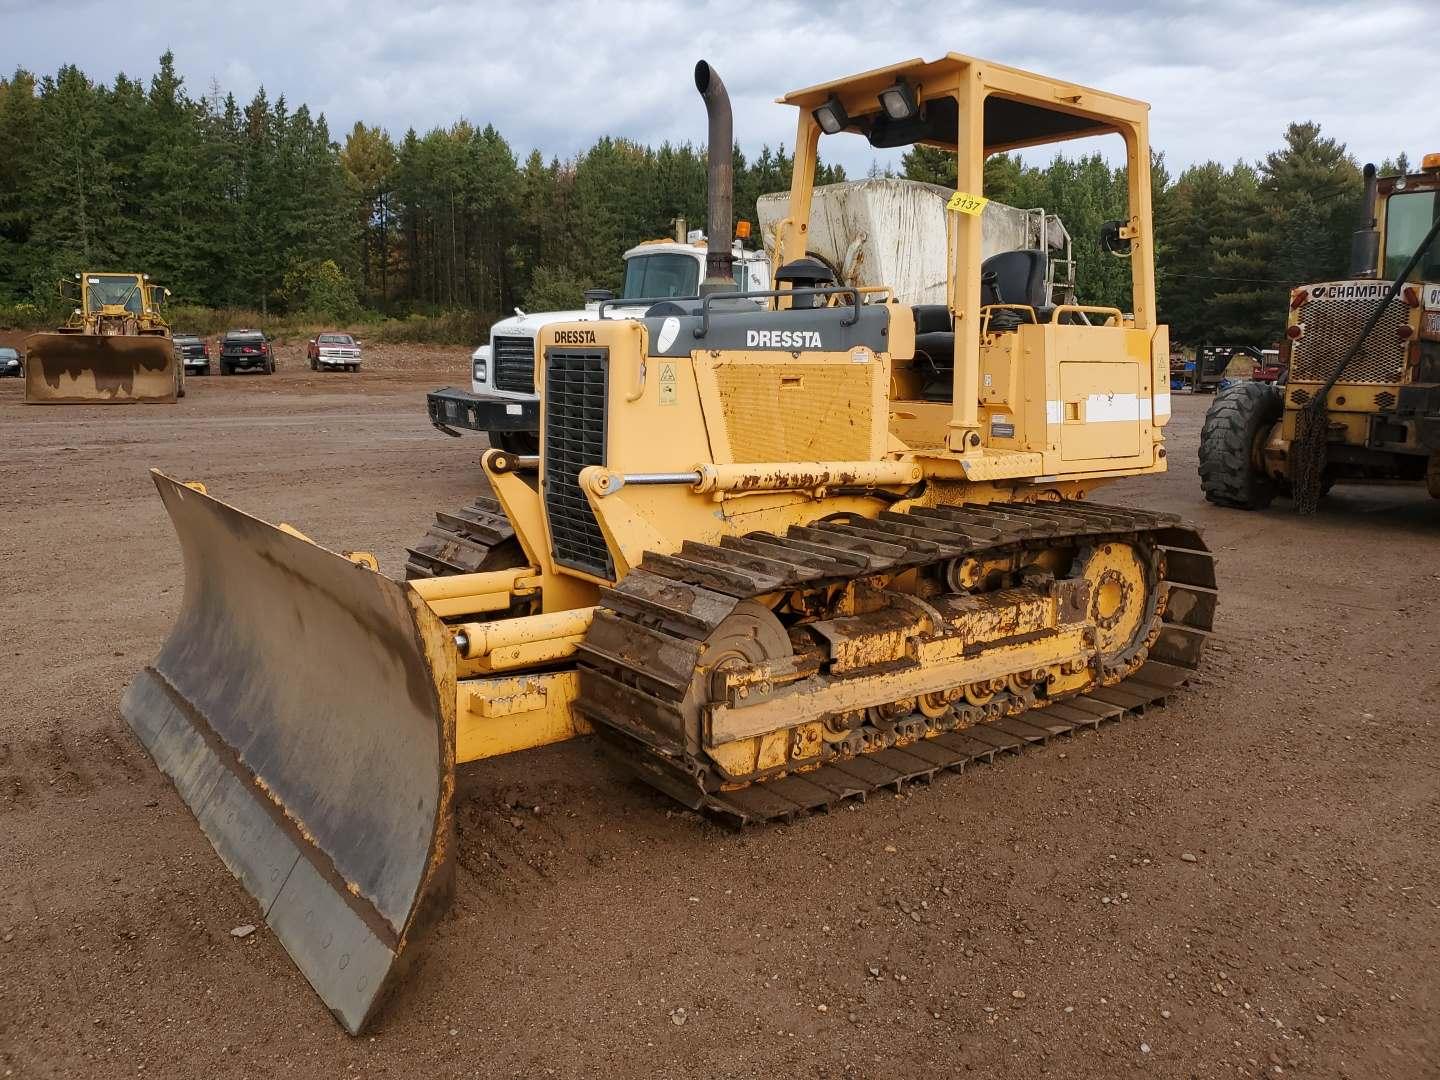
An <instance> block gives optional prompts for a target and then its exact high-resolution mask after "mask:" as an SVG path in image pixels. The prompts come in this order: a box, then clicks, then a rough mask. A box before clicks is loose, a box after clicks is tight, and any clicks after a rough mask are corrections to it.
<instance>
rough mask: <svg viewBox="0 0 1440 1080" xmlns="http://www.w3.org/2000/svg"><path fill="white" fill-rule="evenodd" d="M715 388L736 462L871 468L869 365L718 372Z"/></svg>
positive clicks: (726, 367)
mask: <svg viewBox="0 0 1440 1080" xmlns="http://www.w3.org/2000/svg"><path fill="white" fill-rule="evenodd" d="M714 371H715V384H716V388H717V389H718V390H719V392H720V408H721V413H722V416H723V417H724V420H725V430H726V433H727V434H728V436H729V439H730V455H731V460H733V461H735V462H737V463H748V462H757V461H869V460H870V459H871V458H873V457H874V456H875V455H876V454H877V453H878V452H880V451H881V450H883V449H884V447H883V446H882V447H878V448H877V447H874V446H872V445H871V439H872V437H873V434H874V432H873V430H872V424H871V420H872V417H873V413H874V410H873V407H872V402H873V401H874V394H875V388H874V384H873V380H875V379H878V378H879V377H880V376H881V374H882V373H883V371H882V368H881V367H880V365H879V364H877V363H869V364H829V363H827V364H786V363H774V364H726V363H721V364H716V365H714Z"/></svg>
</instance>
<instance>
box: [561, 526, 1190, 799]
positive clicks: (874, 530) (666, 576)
mask: <svg viewBox="0 0 1440 1080" xmlns="http://www.w3.org/2000/svg"><path fill="white" fill-rule="evenodd" d="M1142 540H1143V541H1145V542H1146V543H1147V544H1149V545H1153V548H1154V550H1155V551H1156V552H1157V553H1158V555H1159V559H1158V567H1159V573H1158V575H1157V577H1158V580H1157V582H1156V591H1157V604H1156V613H1155V615H1154V620H1155V622H1156V623H1157V624H1158V625H1156V626H1154V627H1153V629H1152V632H1150V633H1149V634H1145V635H1141V636H1140V639H1139V640H1137V641H1136V643H1135V644H1134V645H1133V647H1131V648H1130V649H1129V650H1128V651H1127V652H1126V653H1124V654H1121V655H1120V656H1118V657H1116V658H1113V663H1110V664H1108V665H1101V668H1100V673H1099V678H1098V680H1097V683H1092V684H1091V685H1090V686H1089V687H1087V688H1085V689H1084V690H1082V691H1080V692H1077V693H1074V694H1072V695H1070V696H1065V697H1057V698H1042V697H1038V696H1034V695H1032V696H1030V697H1028V698H1027V697H1022V696H1017V695H1002V696H1006V697H1008V700H1006V701H1005V702H1004V703H1003V706H1002V707H1000V708H992V709H989V710H987V711H986V712H985V713H984V718H983V719H980V720H978V722H971V723H967V724H964V725H963V726H961V725H956V726H954V727H953V729H951V730H941V729H939V727H938V726H937V724H935V723H932V722H928V721H924V718H923V717H921V715H920V714H919V713H914V714H912V715H911V717H910V718H909V719H910V720H912V721H916V720H920V721H923V722H924V723H925V724H928V729H926V730H925V733H924V736H923V737H920V738H906V737H904V736H901V737H898V738H894V739H892V740H889V742H890V745H885V746H884V747H883V748H877V749H874V750H873V751H871V752H865V753H858V754H854V755H853V756H838V755H837V756H836V757H833V758H831V759H830V760H828V761H826V762H825V763H823V764H820V765H818V766H815V765H810V766H809V767H808V768H805V769H804V771H800V770H796V771H792V772H788V773H786V774H784V775H781V776H778V777H775V778H770V779H761V780H757V781H756V782H753V783H750V784H749V785H747V786H743V787H731V788H729V789H726V787H724V786H723V785H721V784H720V783H718V782H717V781H718V777H717V776H716V775H715V774H714V773H713V772H712V771H711V770H709V769H708V768H707V765H706V763H705V762H704V761H703V760H701V759H699V758H697V757H695V756H693V755H690V754H677V753H675V752H673V750H671V749H670V748H664V747H661V746H659V745H658V744H657V743H656V741H655V740H654V739H653V738H651V737H650V732H651V731H653V730H654V728H655V727H657V726H658V727H660V728H662V729H663V728H664V727H666V726H670V727H674V728H676V729H681V730H683V727H682V725H683V720H682V718H681V715H680V708H679V707H680V703H681V701H682V699H683V698H684V696H685V694H686V692H687V690H688V688H689V687H690V686H691V682H692V677H693V675H694V672H695V669H696V667H697V665H698V664H699V660H700V657H701V655H702V649H701V643H702V642H703V641H704V640H705V639H706V637H707V636H708V635H709V634H710V633H711V632H712V631H713V630H714V629H715V628H716V627H717V626H719V624H720V622H721V621H722V620H723V619H725V617H726V616H727V615H729V614H730V613H731V612H732V611H733V610H734V609H735V607H736V605H738V604H740V603H741V602H743V601H746V600H751V599H753V598H756V597H762V596H765V595H767V594H774V593H776V592H779V591H787V590H795V589H797V588H804V589H808V588H811V587H815V586H824V585H828V584H832V583H840V582H843V581H846V580H848V579H852V578H857V577H866V576H870V575H881V574H893V573H895V572H898V571H902V570H906V569H909V568H912V567H919V566H925V565H929V564H935V563H939V562H942V561H944V560H948V559H953V558H956V557H962V556H994V555H997V554H1000V553H1003V552H1008V551H1013V550H1015V549H1024V548H1027V547H1029V548H1043V547H1054V546H1057V545H1060V546H1069V547H1074V548H1079V547H1080V546H1082V545H1094V544H1100V543H1105V542H1132V543H1133V542H1136V541H1142ZM600 604H601V611H600V612H599V613H597V617H596V625H595V626H594V627H592V630H591V633H590V634H589V635H587V638H586V640H585V642H584V643H583V644H582V645H581V647H580V654H579V658H578V666H579V670H580V694H579V698H578V700H577V702H576V707H577V708H579V709H580V710H581V711H582V712H583V713H585V715H586V716H588V717H589V718H590V719H591V720H592V721H594V722H595V723H596V727H597V731H598V732H599V733H600V734H601V736H602V739H603V740H604V742H605V743H606V744H607V746H608V747H610V748H611V749H613V750H614V751H615V752H616V756H617V757H618V758H619V759H620V760H621V761H622V762H624V763H625V764H626V765H627V766H629V767H630V768H632V769H634V770H635V771H637V772H638V773H639V774H640V776H641V777H642V778H643V779H645V780H646V781H648V782H649V783H651V784H652V785H653V786H655V787H657V788H659V789H660V790H661V791H663V792H665V793H667V794H669V795H671V796H672V797H673V798H675V799H676V800H678V801H679V802H681V803H683V804H685V805H686V806H689V807H690V808H692V809H695V810H699V811H702V812H706V813H709V814H712V815H714V816H716V817H719V818H721V819H724V820H727V821H729V822H731V823H733V824H736V825H745V824H749V823H754V822H764V821H788V820H791V819H793V818H795V817H796V816H798V815H802V814H806V813H810V812H813V811H821V810H828V809H829V808H831V807H833V806H836V805H839V804H842V803H845V802H848V801H852V800H854V801H862V802H863V801H864V799H865V798H866V797H867V796H868V795H869V794H870V793H871V792H878V791H884V790H899V789H901V788H903V786H904V785H905V784H907V783H910V782H914V781H929V780H931V779H933V778H934V777H935V776H936V775H937V774H938V773H942V772H946V771H959V770H961V769H963V768H964V766H965V765H967V764H970V763H972V762H976V761H980V762H990V761H993V760H994V759H995V758H996V757H997V756H999V755H1003V754H1007V753H1016V752H1018V751H1020V750H1023V749H1026V748H1027V747H1030V746H1035V745H1042V744H1044V743H1046V742H1048V741H1049V740H1050V739H1051V738H1054V737H1055V736H1058V735H1064V734H1069V733H1072V732H1075V731H1078V730H1087V729H1093V728H1098V727H1099V726H1100V725H1101V724H1103V723H1105V722H1107V721H1111V720H1118V719H1120V718H1122V717H1124V716H1127V715H1130V714H1134V713H1140V712H1143V711H1144V710H1145V709H1146V708H1147V707H1149V706H1151V705H1157V704H1164V703H1165V702H1166V700H1167V699H1168V698H1169V697H1170V696H1171V695H1172V694H1174V693H1175V692H1176V691H1177V690H1179V689H1180V688H1181V687H1183V686H1184V685H1185V683H1186V682H1187V681H1188V680H1189V678H1190V676H1191V675H1192V673H1193V672H1194V671H1195V670H1196V669H1197V668H1198V667H1199V665H1200V661H1201V656H1202V654H1203V652H1204V648H1205V644H1206V640H1207V639H1208V637H1209V635H1210V630H1211V626H1212V623H1213V618H1214V612H1215V604H1216V582H1215V570H1214V559H1213V557H1212V556H1211V554H1210V552H1209V551H1208V550H1206V548H1205V545H1204V542H1203V541H1202V540H1201V539H1200V536H1199V534H1198V533H1197V532H1196V531H1195V530H1194V529H1193V528H1191V527H1189V526H1187V525H1185V524H1184V523H1182V522H1181V521H1180V519H1179V518H1178V517H1175V516H1174V515H1168V514H1160V513H1154V512H1149V511H1142V510H1133V509H1129V508H1124V507H1112V506H1101V505H1096V504H1089V503H1086V504H1083V505H1081V504H1077V503H1045V504H1024V505H1018V504H1014V503H1007V504H1003V505H994V506H992V505H970V504H967V505H963V506H942V507H915V508H912V509H911V510H909V511H906V512H890V511H886V512H882V513H881V514H880V515H879V516H878V517H877V518H874V519H865V518H847V519H842V520H830V521H820V522H816V523H814V524H812V525H809V526H796V527H792V528H791V529H790V530H789V531H788V532H787V534H786V535H784V536H779V535H774V534H752V535H750V536H747V537H726V538H724V539H723V540H722V541H721V542H720V544H718V545H711V544H702V543H696V542H686V543H685V544H684V546H683V547H682V548H681V550H680V551H679V552H677V553H676V554H674V555H660V554H655V553H647V554H646V555H645V557H644V559H643V560H642V562H641V564H640V566H639V567H638V568H637V569H635V570H632V571H631V572H630V573H629V574H628V575H627V576H626V577H625V578H624V580H623V581H621V582H620V583H619V584H617V585H616V586H614V587H613V588H609V589H605V590H603V592H602V596H601V601H600ZM597 631H598V632H597ZM1001 712H1003V713H1004V715H996V713H1001ZM970 715H971V716H972V717H975V716H977V714H976V713H975V711H974V710H970ZM636 717H640V718H648V719H649V720H650V721H651V723H650V725H649V726H648V727H647V725H646V724H645V723H641V722H636V721H635V720H634V719H632V718H636ZM901 730H909V731H912V732H913V731H915V730H918V729H917V727H916V726H915V725H914V724H913V723H912V724H911V725H910V726H909V727H908V728H904V727H902V728H901Z"/></svg>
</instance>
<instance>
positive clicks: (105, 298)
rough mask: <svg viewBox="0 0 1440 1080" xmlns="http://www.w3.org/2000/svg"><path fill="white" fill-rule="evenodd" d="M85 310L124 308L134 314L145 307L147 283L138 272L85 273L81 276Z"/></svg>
mask: <svg viewBox="0 0 1440 1080" xmlns="http://www.w3.org/2000/svg"><path fill="white" fill-rule="evenodd" d="M81 282H82V289H83V294H84V297H85V310H86V311H87V312H89V313H90V314H92V315H93V314H98V313H99V312H100V311H101V310H103V309H104V308H107V307H109V308H117V307H118V308H122V309H124V310H125V311H128V312H129V313H130V314H132V315H140V314H141V313H142V312H143V311H144V309H145V296H144V291H143V290H144V289H145V288H146V285H145V283H144V281H143V279H141V277H140V276H139V275H138V274H85V275H83V276H82V278H81Z"/></svg>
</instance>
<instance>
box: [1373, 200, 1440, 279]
mask: <svg viewBox="0 0 1440 1080" xmlns="http://www.w3.org/2000/svg"><path fill="white" fill-rule="evenodd" d="M1437 209H1440V192H1435V191H1410V192H1406V193H1405V194H1403V195H1400V194H1397V195H1391V196H1390V198H1389V199H1388V200H1387V201H1386V203H1385V276H1386V277H1387V278H1389V279H1390V280H1391V281H1394V280H1395V278H1397V277H1398V276H1399V275H1400V271H1401V270H1404V269H1405V264H1406V263H1407V262H1409V261H1410V256H1411V255H1414V254H1415V249H1416V248H1417V247H1419V246H1420V241H1421V240H1424V239H1425V234H1426V233H1427V232H1428V231H1429V230H1430V226H1431V225H1432V224H1433V223H1434V221H1435V216H1436V213H1437ZM1416 269H1417V272H1418V274H1419V279H1420V280H1422V281H1435V280H1440V241H1437V242H1436V243H1434V244H1432V245H1431V246H1430V250H1429V252H1427V253H1426V255H1425V258H1423V259H1421V260H1420V265H1419V267H1417V268H1416ZM1413 276H1414V275H1412V277H1413Z"/></svg>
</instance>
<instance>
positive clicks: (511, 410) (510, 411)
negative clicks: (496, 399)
mask: <svg viewBox="0 0 1440 1080" xmlns="http://www.w3.org/2000/svg"><path fill="white" fill-rule="evenodd" d="M522 412H524V410H523V409H522V408H521V407H520V406H519V405H506V406H505V413H506V415H507V416H519V415H520V414H521V413H522Z"/></svg>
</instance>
